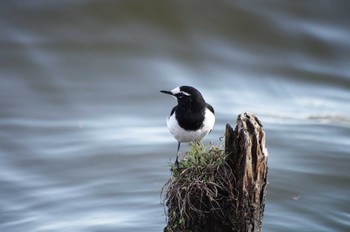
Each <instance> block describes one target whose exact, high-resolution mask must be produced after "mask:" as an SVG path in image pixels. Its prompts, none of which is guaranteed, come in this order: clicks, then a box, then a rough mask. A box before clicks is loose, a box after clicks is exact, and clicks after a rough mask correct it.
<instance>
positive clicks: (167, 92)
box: [160, 90, 174, 96]
mask: <svg viewBox="0 0 350 232" xmlns="http://www.w3.org/2000/svg"><path fill="white" fill-rule="evenodd" d="M160 92H161V93H165V94H169V95H172V96H174V94H173V93H172V92H171V91H166V90H161V91H160Z"/></svg>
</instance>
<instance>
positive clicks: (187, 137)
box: [167, 109, 215, 143]
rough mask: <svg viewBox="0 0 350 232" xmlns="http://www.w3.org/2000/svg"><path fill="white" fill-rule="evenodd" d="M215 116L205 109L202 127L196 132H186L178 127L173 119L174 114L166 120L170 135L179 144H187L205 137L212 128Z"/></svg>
mask: <svg viewBox="0 0 350 232" xmlns="http://www.w3.org/2000/svg"><path fill="white" fill-rule="evenodd" d="M214 123H215V116H214V114H213V113H212V112H211V111H210V110H208V109H206V111H205V119H204V123H203V126H202V127H201V128H200V129H198V130H197V131H188V130H185V129H183V128H182V127H180V126H179V124H178V123H177V121H176V119H175V113H174V114H173V115H171V116H170V118H168V120H167V125H168V128H169V131H170V133H171V134H172V135H173V136H174V138H175V139H176V140H177V141H178V142H180V143H188V142H193V141H200V140H202V139H203V138H204V136H206V135H207V134H208V133H209V132H210V131H211V130H212V129H213V127H214Z"/></svg>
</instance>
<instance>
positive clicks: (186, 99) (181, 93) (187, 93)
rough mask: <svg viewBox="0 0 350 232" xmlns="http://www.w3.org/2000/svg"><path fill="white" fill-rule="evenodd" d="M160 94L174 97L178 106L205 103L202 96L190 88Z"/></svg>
mask: <svg viewBox="0 0 350 232" xmlns="http://www.w3.org/2000/svg"><path fill="white" fill-rule="evenodd" d="M160 92H162V93H165V94H169V95H171V96H174V97H175V98H176V99H177V103H178V104H179V105H191V104H192V103H195V104H202V103H205V101H204V99H203V97H202V94H201V93H200V92H199V91H198V90H197V89H195V88H193V87H191V86H180V87H176V88H175V89H173V90H170V91H166V90H162V91H160Z"/></svg>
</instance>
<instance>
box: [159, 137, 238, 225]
mask: <svg viewBox="0 0 350 232" xmlns="http://www.w3.org/2000/svg"><path fill="white" fill-rule="evenodd" d="M171 170H172V177H171V178H170V179H169V180H168V181H167V183H166V184H165V185H164V186H163V188H162V195H163V196H164V202H165V205H166V207H167V209H168V213H167V216H168V225H167V227H166V228H165V229H164V231H189V230H188V229H189V228H188V225H190V224H191V223H190V222H191V221H196V222H200V221H202V222H204V223H198V224H202V225H205V224H206V220H207V218H208V217H210V218H213V217H219V218H224V217H227V213H228V212H223V210H222V209H223V208H225V207H222V206H223V204H233V203H234V202H235V196H234V194H233V193H234V192H235V191H234V186H233V183H234V181H233V180H234V176H233V173H232V170H231V168H230V166H229V165H228V164H227V162H226V156H225V153H224V149H223V148H222V147H221V146H219V147H216V146H213V145H210V146H209V147H203V145H202V144H198V143H192V144H190V150H189V152H188V153H187V154H186V156H185V159H184V160H183V161H181V162H180V167H179V168H177V167H176V166H175V165H172V166H171ZM231 207H232V205H231ZM208 223H209V222H208ZM192 224H193V223H192ZM196 224H197V223H196ZM202 229H203V228H191V231H201V230H202Z"/></svg>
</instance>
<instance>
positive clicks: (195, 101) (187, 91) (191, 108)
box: [171, 86, 214, 130]
mask: <svg viewBox="0 0 350 232" xmlns="http://www.w3.org/2000/svg"><path fill="white" fill-rule="evenodd" d="M180 91H183V92H184V93H183V94H182V93H180V94H176V95H175V97H176V98H177V102H178V104H177V106H175V107H174V108H173V109H172V111H171V115H172V114H173V113H174V112H176V119H177V121H178V123H179V125H180V126H181V127H182V128H184V129H185V130H198V129H200V128H201V127H202V126H203V121H204V115H205V109H206V108H207V107H208V109H209V110H210V111H211V112H213V113H214V109H213V107H212V106H211V105H209V104H207V103H206V102H205V100H204V99H203V96H202V94H201V93H200V92H199V91H198V90H197V89H195V88H193V87H191V86H181V87H180ZM187 95H189V96H187Z"/></svg>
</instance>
